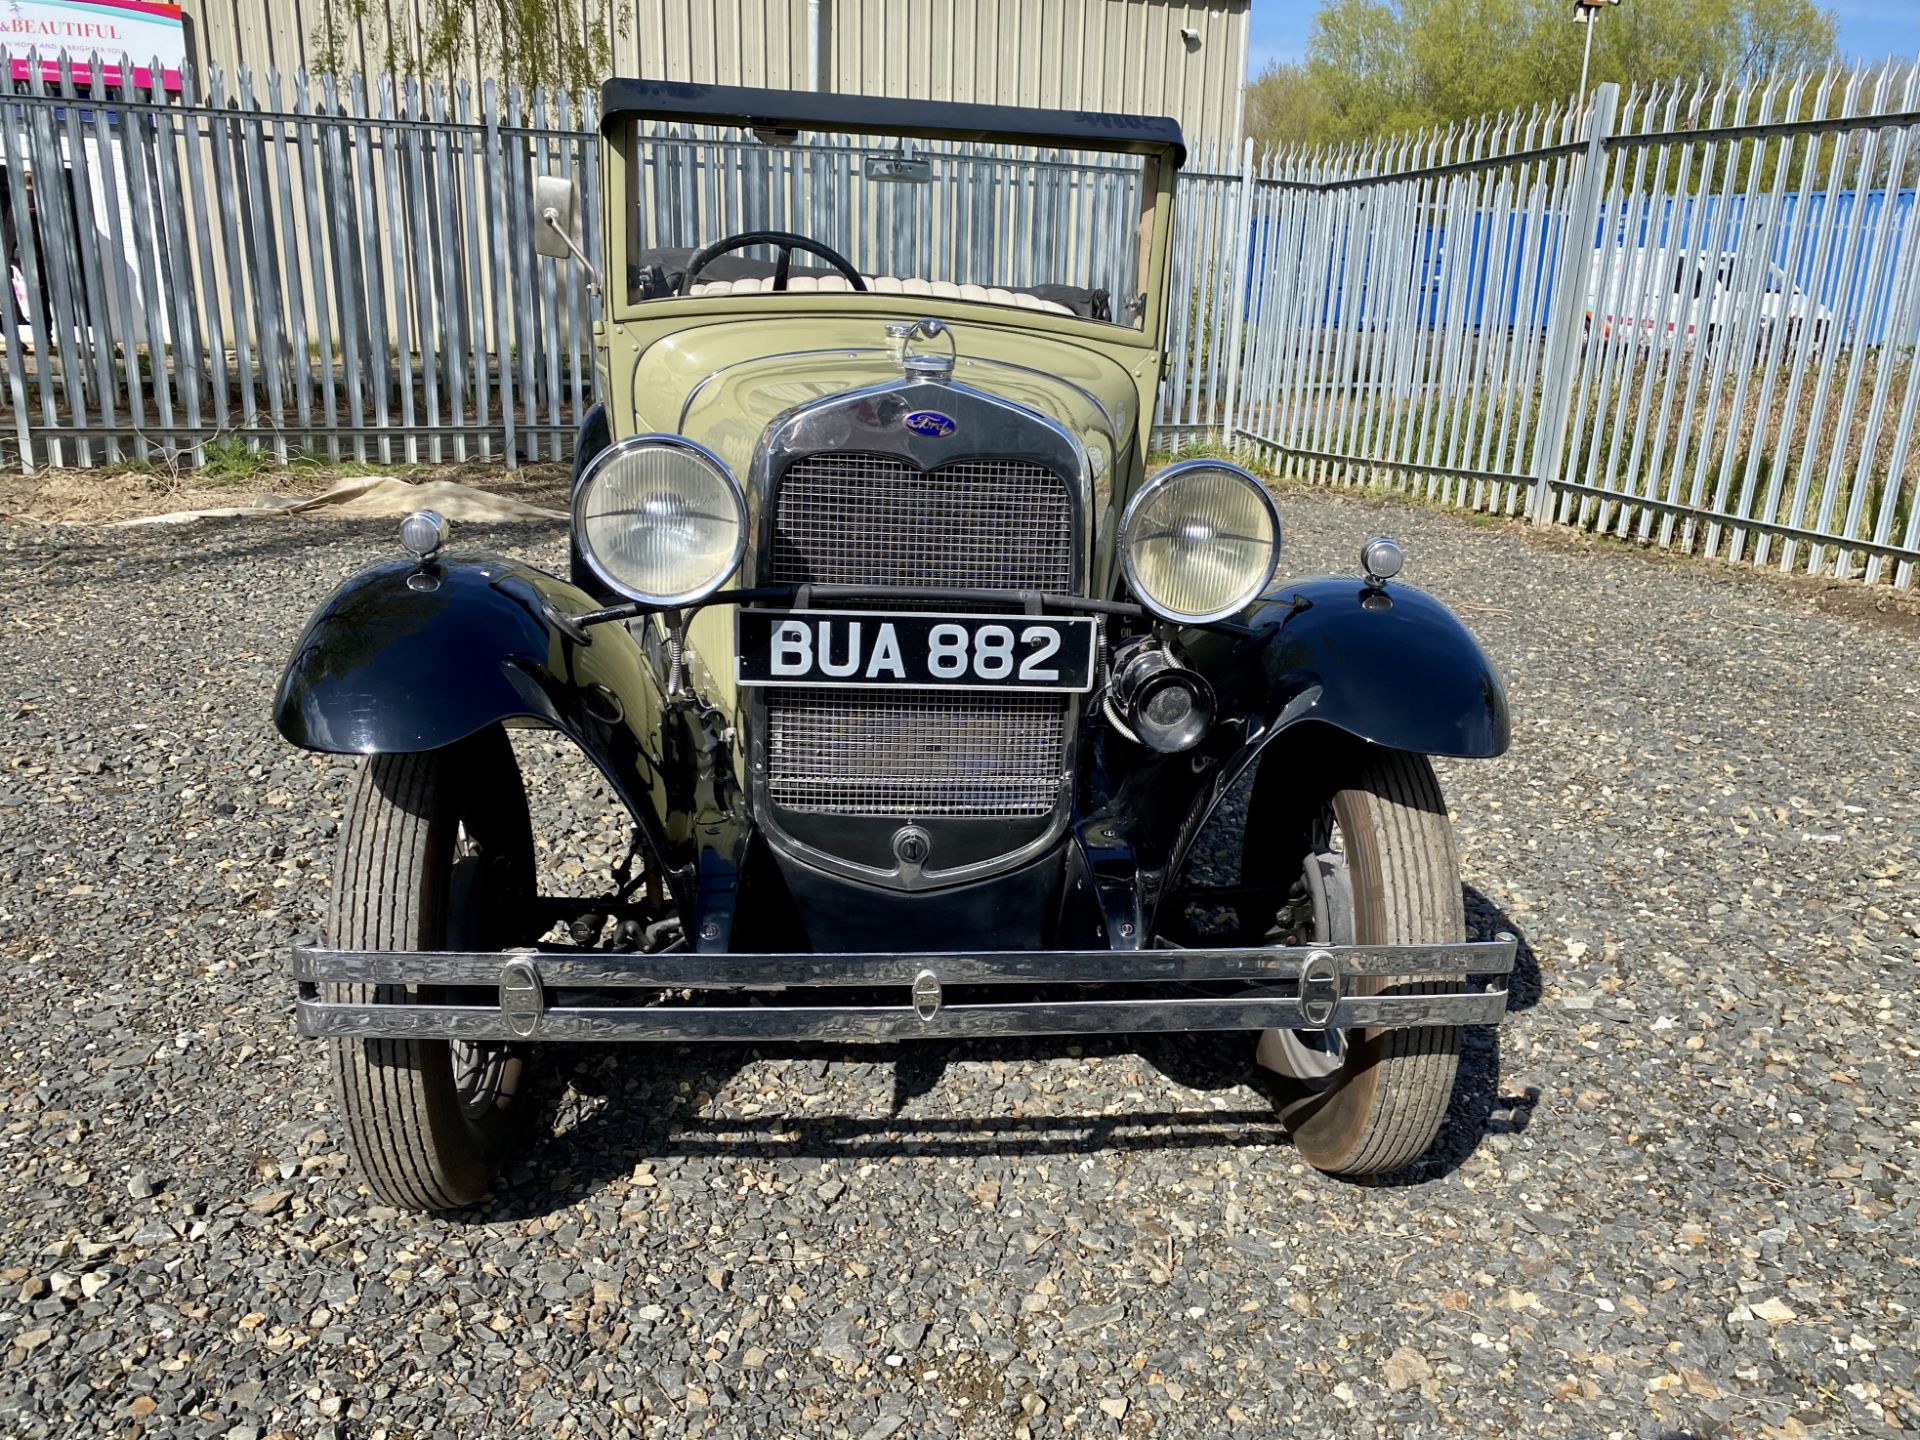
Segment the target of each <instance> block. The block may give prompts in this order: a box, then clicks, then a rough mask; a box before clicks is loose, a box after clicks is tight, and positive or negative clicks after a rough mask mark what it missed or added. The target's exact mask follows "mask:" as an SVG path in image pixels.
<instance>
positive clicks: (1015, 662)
mask: <svg viewBox="0 0 1920 1440" xmlns="http://www.w3.org/2000/svg"><path fill="white" fill-rule="evenodd" d="M738 615H739V620H738V622H737V626H736V629H735V631H734V640H735V648H736V651H737V653H738V655H739V669H738V671H737V672H736V673H737V674H738V677H739V680H740V683H741V684H742V685H844V686H853V685H857V686H861V687H863V688H867V689H882V688H889V687H893V686H904V687H908V688H918V689H929V690H1091V689H1092V688H1093V660H1094V650H1095V646H1096V644H1097V642H1098V638H1099V637H1098V629H1099V621H1097V620H1094V619H1092V618H1080V617H1074V618H1061V617H1059V616H1051V615H1050V616H1039V615H882V614H874V613H871V612H866V611H856V610H741V611H739V612H738Z"/></svg>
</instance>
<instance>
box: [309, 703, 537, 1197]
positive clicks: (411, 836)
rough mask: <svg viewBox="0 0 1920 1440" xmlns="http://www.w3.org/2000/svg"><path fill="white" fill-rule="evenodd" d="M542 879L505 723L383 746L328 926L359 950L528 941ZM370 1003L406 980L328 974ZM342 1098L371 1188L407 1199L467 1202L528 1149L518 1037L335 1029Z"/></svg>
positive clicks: (349, 996)
mask: <svg viewBox="0 0 1920 1440" xmlns="http://www.w3.org/2000/svg"><path fill="white" fill-rule="evenodd" d="M534 889H535V884H534V855H533V829H532V825H531V824H530V822H529V820H528V817H527V796H526V788H525V786H524V785H523V783H522V782H521V779H520V770H519V767H518V766H517V765H516V764H515V763H514V758H513V750H512V747H511V746H510V745H509V744H508V742H507V737H506V733H505V732H504V731H501V730H498V729H491V730H486V731H482V732H481V733H480V734H479V735H476V736H474V737H473V738H472V739H470V740H464V741H462V742H461V743H460V744H458V745H453V746H450V747H448V748H447V749H445V750H432V751H428V752H426V753H424V754H418V755H375V756H373V757H372V758H371V759H369V760H368V761H367V762H366V764H365V765H364V767H363V768H362V769H361V771H360V774H359V778H358V780H357V782H356V783H355V785H354V789H353V798H352V800H351V801H350V802H349V804H348V806H347V814H346V818H345V820H344V821H343V822H342V824H341V834H340V850H339V856H338V859H337V860H336V862H335V868H334V879H333V898H332V901H331V904H330V906H329V914H328V920H327V930H328V933H329V935H330V936H331V937H332V943H333V944H334V945H335V946H336V947H338V948H341V949H349V950H494V949H502V948H505V947H507V946H510V945H515V944H519V943H522V941H523V940H524V938H526V937H525V936H524V935H523V934H522V933H521V932H522V931H523V930H524V928H525V924H526V915H527V911H528V906H527V903H526V902H527V901H528V900H529V899H531V898H532V896H533V893H534ZM327 990H328V996H327V998H328V999H331V1000H338V1001H344V1002H347V1003H352V1004H363V1005H364V1004H375V1003H379V1002H380V1001H382V1000H386V999H396V1000H397V999H404V998H407V997H406V996H405V995H404V993H403V987H398V986H390V985H330V986H328V987H327ZM327 1045H328V1048H329V1050H330V1052H331V1058H332V1068H333V1080H334V1096H335V1104H336V1107H337V1109H338V1112H339V1114H340V1118H341V1121H342V1124H343V1125H344V1127H345V1130H346V1134H347V1143H348V1146H349V1148H350V1149H351V1150H352V1152H353V1155H354V1158H355V1159H356V1160H357V1161H358V1162H359V1166H360V1173H361V1174H362V1175H363V1176H364V1177H365V1178H366V1182H367V1186H368V1188H369V1189H371V1190H372V1191H373V1193H374V1194H375V1195H376V1196H377V1197H378V1198H379V1199H381V1200H383V1201H385V1202H386V1203H387V1204H390V1205H396V1206H400V1207H402V1208H405V1209H409V1210H451V1209H457V1208H459V1207H461V1206H464V1205H471V1204H473V1203H474V1202H475V1201H477V1200H479V1199H481V1198H482V1197H483V1196H484V1195H486V1194H487V1192H488V1191H489V1190H491V1189H492V1188H493V1183H494V1180H495V1178H496V1177H497V1176H498V1174H499V1172H500V1168H501V1166H502V1165H503V1164H505V1163H506V1161H507V1160H508V1159H509V1158H510V1157H511V1156H512V1154H513V1152H514V1151H515V1150H516V1149H517V1148H518V1145H519V1142H520V1138H521V1136H522V1134H523V1132H524V1121H525V1118H526V1112H527V1111H528V1109H529V1108H530V1099H531V1097H530V1095H529V1093H528V1086H527V1081H528V1078H529V1077H528V1074H527V1069H528V1065H527V1056H526V1053H525V1051H524V1050H523V1049H519V1048H515V1047H511V1046H507V1045H502V1044H495V1043H491V1042H467V1041H447V1040H354V1039H331V1040H329V1041H328V1042H327Z"/></svg>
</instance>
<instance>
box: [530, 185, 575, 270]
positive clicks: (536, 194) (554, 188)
mask: <svg viewBox="0 0 1920 1440" xmlns="http://www.w3.org/2000/svg"><path fill="white" fill-rule="evenodd" d="M533 248H534V251H535V253H537V254H540V255H550V256H552V257H553V258H554V259H556V260H564V259H566V258H567V257H568V256H569V255H578V254H581V253H582V251H581V249H580V197H579V193H578V192H577V191H576V190H575V189H574V187H573V181H571V180H569V179H567V178H566V177H565V176H564V175H536V176H535V177H534V180H533Z"/></svg>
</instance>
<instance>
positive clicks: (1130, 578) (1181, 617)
mask: <svg viewBox="0 0 1920 1440" xmlns="http://www.w3.org/2000/svg"><path fill="white" fill-rule="evenodd" d="M1196 470H1224V471H1226V472H1227V473H1229V474H1231V475H1236V476H1238V477H1239V478H1240V479H1241V480H1244V481H1245V482H1246V484H1247V486H1248V487H1249V488H1250V489H1251V490H1252V491H1253V493H1254V494H1255V495H1257V496H1259V497H1260V503H1261V504H1262V505H1264V506H1265V507H1266V511H1267V519H1268V520H1269V521H1270V522H1271V523H1272V525H1273V544H1272V545H1270V546H1269V547H1268V551H1267V563H1266V566H1265V568H1264V569H1263V570H1262V571H1261V573H1260V579H1259V580H1258V582H1257V583H1255V584H1254V586H1253V587H1252V588H1251V589H1250V590H1249V591H1248V592H1247V593H1246V596H1245V598H1244V599H1240V600H1236V601H1235V602H1234V603H1233V604H1231V605H1229V606H1227V607H1226V608H1225V609H1221V610H1215V611H1212V612H1210V613H1208V614H1204V615H1201V614H1192V615H1188V614H1182V613H1180V612H1178V611H1174V610H1169V609H1167V608H1166V607H1165V606H1162V605H1158V604H1156V603H1155V602H1154V601H1153V600H1152V599H1151V598H1150V597H1149V596H1148V594H1147V592H1146V589H1145V588H1144V587H1143V586H1142V585H1141V584H1140V580H1139V577H1138V576H1137V575H1136V574H1135V573H1134V568H1133V527H1134V522H1135V521H1137V520H1138V519H1139V517H1140V511H1141V509H1142V507H1143V506H1145V504H1146V503H1147V501H1148V500H1150V499H1151V498H1152V497H1153V496H1155V495H1157V494H1159V493H1160V492H1161V491H1162V490H1164V489H1166V488H1167V486H1169V485H1171V484H1173V483H1174V482H1176V481H1178V480H1179V479H1180V478H1181V477H1182V476H1184V475H1190V474H1192V473H1193V472H1194V471H1196ZM1284 535H1285V532H1284V531H1283V530H1282V529H1281V526H1280V506H1279V505H1278V504H1277V503H1276V502H1275V500H1274V498H1273V492H1271V491H1270V490H1268V489H1267V487H1266V486H1264V485H1262V484H1261V483H1260V481H1259V478H1258V477H1257V476H1255V475H1254V473H1253V472H1252V471H1251V470H1248V469H1246V468H1245V467H1244V466H1240V465H1235V464H1234V463H1233V462H1232V461H1230V460H1209V459H1205V458H1198V457H1197V458H1195V459H1192V460H1180V461H1176V462H1175V463H1174V464H1172V465H1169V466H1167V468H1166V469H1164V470H1161V471H1158V472H1157V473H1155V474H1153V475H1151V476H1149V477H1148V478H1147V480H1146V483H1145V484H1143V485H1141V487H1140V488H1139V489H1138V490H1136V491H1135V492H1134V493H1133V498H1132V499H1131V500H1129V501H1127V508H1126V509H1125V510H1124V511H1123V512H1121V515H1120V573H1121V574H1122V575H1124V576H1125V577H1126V581H1127V588H1128V589H1130V590H1132V591H1133V594H1134V598H1135V599H1136V600H1138V601H1139V602H1140V604H1141V605H1142V606H1143V607H1144V608H1145V609H1146V610H1148V611H1149V612H1151V613H1152V614H1153V615H1155V616H1157V617H1158V618H1160V619H1162V620H1171V621H1173V622H1175V623H1177V624H1181V625H1211V624H1214V623H1215V622H1217V621H1220V620H1229V619H1232V618H1233V617H1234V616H1235V615H1238V614H1239V613H1240V612H1241V611H1242V610H1244V609H1246V608H1247V606H1249V605H1251V604H1252V603H1253V602H1254V601H1256V600H1258V599H1259V598H1260V597H1261V596H1262V595H1264V594H1265V593H1266V592H1267V587H1268V586H1270V585H1271V584H1273V576H1274V572H1275V571H1277V570H1278V569H1279V568H1280V547H1281V543H1282V541H1283V539H1284Z"/></svg>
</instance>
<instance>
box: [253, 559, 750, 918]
mask: <svg viewBox="0 0 1920 1440" xmlns="http://www.w3.org/2000/svg"><path fill="white" fill-rule="evenodd" d="M549 605H550V606H552V607H553V608H554V609H555V610H557V611H559V612H560V613H562V614H565V615H573V614H578V613H580V612H582V611H586V610H591V609H594V608H596V605H595V601H594V600H593V598H592V597H591V596H589V595H588V594H587V593H586V592H585V591H583V590H580V589H579V588H578V587H576V586H573V585H569V584H568V583H567V582H566V581H564V580H560V579H557V578H556V577H554V576H552V575H548V574H547V573H546V572H544V571H541V570H536V569H534V568H533V567H532V566H528V565H522V564H519V563H517V562H515V561H511V560H504V559H500V558H497V557H493V556H469V557H464V558H461V559H452V560H447V561H445V562H442V563H435V564H429V565H416V564H414V563H413V562H411V561H393V562H390V563H387V564H383V565H376V566H374V567H372V568H371V569H368V570H363V571H361V572H360V573H359V574H357V575H354V576H352V577H351V578H349V579H348V580H347V581H346V582H345V583H344V584H342V585H341V586H340V588H339V589H337V590H335V591H334V593H333V594H332V595H331V596H330V597H329V598H328V599H327V601H326V603H325V604H324V605H322V606H321V607H320V609H319V611H318V613H316V614H315V615H314V617H313V619H312V620H311V621H309V622H308V624H307V628H306V631H305V632H304V633H303V634H302V635H301V637H300V640H299V643H298V644H297V645H295V647H294V651H293V656H292V658H291V659H290V660H289V661H288V662H287V669H286V673H285V674H284V675H283V676H282V678H281V681H280V690H279V694H278V696H277V697H276V699H275V701H274V724H275V725H276V726H277V727H278V728H279V731H280V733H281V734H282V735H284V736H285V737H286V738H287V739H288V740H289V741H291V742H292V743H293V744H295V745H298V746H301V747H302V748H304V749H308V750H321V751H328V752H331V753H335V754H353V755H373V754H385V753H404V752H411V751H420V750H435V749H439V748H440V747H442V746H445V745H451V744H454V743H456V742H457V741H460V740H463V739H465V738H466V737H467V736H469V735H472V734H474V733H475V732H477V731H479V730H482V729H484V728H485V727H487V726H489V725H497V724H526V725H535V726H540V725H545V726H551V727H552V728H554V729H556V730H559V731H562V732H563V733H565V734H566V735H567V736H569V737H570V738H571V739H572V740H573V741H574V743H575V744H577V745H578V746H579V747H580V749H581V750H582V751H583V752H584V753H585V754H586V756H587V758H588V759H590V760H591V761H592V762H593V763H594V765H595V766H596V767H597V768H598V769H599V770H600V771H601V773H602V774H604V775H605V776H606V777H607V779H608V781H609V782H610V783H611V784H612V785H613V787H614V789H615V791H616V792H617V793H618V794H619V796H620V798H621V800H622V801H623V802H624V803H625V805H626V806H627V809H628V810H629V811H631V812H632V814H633V817H634V820H635V822H636V823H637V824H638V825H639V826H640V828H641V830H642V832H643V834H645V836H646V837H647V840H648V842H649V844H650V845H651V846H652V849H653V853H654V854H655V855H656V856H658V857H659V858H660V860H661V861H662V863H663V864H664V865H665V866H666V868H667V871H668V879H669V881H670V883H672V884H673V887H674V890H675V892H676V896H677V897H679V898H682V899H683V901H690V900H691V898H692V895H693V893H694V891H695V890H696V888H706V887H708V886H709V876H708V873H707V872H708V871H709V870H712V871H715V872H716V873H717V874H732V873H733V872H735V871H736V870H737V868H738V866H739V863H740V859H741V855H742V853H743V851H744V847H745V811H744V807H743V805H742V803H741V789H740V785H739V776H738V773H737V769H736V766H737V759H736V756H735V754H734V747H733V745H732V744H731V740H730V732H728V731H727V729H726V727H725V725H724V723H723V722H722V721H721V720H720V719H719V718H718V717H717V716H715V715H714V714H712V713H711V712H708V711H706V710H704V709H703V708H702V707H700V706H699V705H697V704H695V703H693V702H692V701H690V700H685V699H683V700H680V701H677V702H673V703H669V702H668V701H667V700H666V698H665V697H664V696H663V694H662V692H661V688H660V685H659V683H658V681H657V679H656V677H655V675H654V673H653V670H652V668H651V667H650V666H649V664H648V662H647V658H646V656H645V655H644V654H643V653H642V651H641V649H640V646H639V645H638V644H637V643H636V642H635V641H634V639H633V637H632V636H631V635H630V634H629V633H628V632H627V630H626V628H625V627H624V626H621V625H602V626H597V627H595V628H594V629H593V630H592V631H589V632H584V633H585V634H586V635H587V636H588V637H589V638H588V639H587V641H586V642H585V643H582V642H581V641H579V640H576V639H574V638H573V637H572V636H570V635H569V634H568V633H566V632H565V631H563V630H562V629H560V628H559V627H557V626H555V625H554V624H553V623H552V622H551V621H549V620H548V619H547V618H546V615H545V614H544V613H543V609H544V607H546V606H549ZM692 908H693V907H692V906H691V905H690V904H689V905H688V911H687V913H692Z"/></svg>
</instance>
